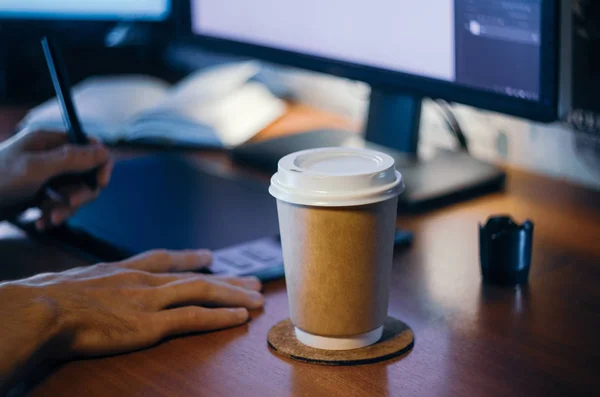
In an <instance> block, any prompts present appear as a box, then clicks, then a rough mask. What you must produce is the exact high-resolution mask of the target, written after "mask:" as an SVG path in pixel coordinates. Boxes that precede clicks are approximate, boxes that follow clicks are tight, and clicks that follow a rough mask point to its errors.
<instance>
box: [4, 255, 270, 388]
mask: <svg viewBox="0 0 600 397" xmlns="http://www.w3.org/2000/svg"><path fill="white" fill-rule="evenodd" d="M210 262H211V255H210V253H209V252H208V251H186V252H169V251H154V252H149V253H146V254H142V255H140V256H137V257H134V258H131V259H128V260H125V261H122V262H118V263H107V264H98V265H95V266H90V267H80V268H75V269H71V270H67V271H65V272H61V273H47V274H41V275H38V276H35V277H31V278H28V279H25V280H20V281H15V282H8V283H4V284H0V318H2V327H0V386H1V385H2V379H3V378H4V379H5V380H6V379H11V378H13V377H14V372H15V368H14V365H15V364H13V365H12V366H11V364H10V363H20V364H22V363H25V362H27V361H28V360H30V359H31V357H33V356H35V355H36V352H40V351H44V352H45V353H44V355H43V357H42V359H51V358H52V359H54V358H58V359H69V358H73V357H80V356H100V355H109V354H117V353H122V352H128V351H132V350H137V349H141V348H145V347H148V346H151V345H153V344H155V343H157V342H159V341H160V340H162V339H163V338H166V337H169V336H173V335H180V334H187V333H192V332H200V331H212V330H217V329H222V328H228V327H233V326H237V325H241V324H244V323H245V322H247V321H248V309H257V308H260V307H262V305H263V296H262V295H261V294H260V292H258V291H259V290H260V289H261V283H260V281H259V280H258V279H256V278H255V277H243V278H231V277H219V276H210V275H202V274H196V273H190V272H189V271H191V270H197V269H199V268H202V267H204V266H206V265H208V264H209V263H210ZM38 354H39V353H38ZM0 389H1V387H0Z"/></svg>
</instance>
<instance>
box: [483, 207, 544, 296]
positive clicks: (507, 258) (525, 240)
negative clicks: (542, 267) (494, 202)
mask: <svg viewBox="0 0 600 397" xmlns="http://www.w3.org/2000/svg"><path fill="white" fill-rule="evenodd" d="M532 246H533V222H531V221H529V220H528V221H525V223H523V224H522V225H519V224H517V223H515V221H513V219H512V218H511V217H509V216H496V217H492V218H489V219H488V221H487V223H486V224H485V226H483V225H481V224H480V225H479V253H480V257H481V275H482V277H483V282H484V283H486V284H496V285H505V286H514V285H520V284H526V283H527V281H528V279H529V270H530V268H531V250H532Z"/></svg>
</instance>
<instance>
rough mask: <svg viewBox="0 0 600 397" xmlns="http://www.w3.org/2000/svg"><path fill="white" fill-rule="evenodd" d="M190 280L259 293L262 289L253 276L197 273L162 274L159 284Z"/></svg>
mask: <svg viewBox="0 0 600 397" xmlns="http://www.w3.org/2000/svg"><path fill="white" fill-rule="evenodd" d="M191 279H202V280H208V281H210V280H217V281H219V282H223V283H227V284H230V285H235V286H236V287H241V288H244V289H248V290H252V291H260V290H261V289H262V283H261V282H260V280H259V279H258V278H256V277H254V276H245V277H230V276H213V275H204V274H197V273H180V274H164V275H161V276H160V281H161V284H168V283H171V282H173V281H178V280H191Z"/></svg>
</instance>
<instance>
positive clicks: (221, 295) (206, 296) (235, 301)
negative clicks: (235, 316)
mask: <svg viewBox="0 0 600 397" xmlns="http://www.w3.org/2000/svg"><path fill="white" fill-rule="evenodd" d="M152 294H154V297H155V299H156V303H157V305H158V308H159V309H162V308H166V307H171V306H184V305H210V306H220V307H244V308H247V309H258V308H260V307H262V305H263V303H264V298H263V296H262V294H261V293H259V292H257V291H252V290H248V289H244V288H241V287H237V286H234V285H231V284H227V283H224V282H221V281H217V280H206V279H192V280H180V281H175V282H172V283H169V284H165V285H162V286H160V287H157V288H155V289H154V291H153V292H152Z"/></svg>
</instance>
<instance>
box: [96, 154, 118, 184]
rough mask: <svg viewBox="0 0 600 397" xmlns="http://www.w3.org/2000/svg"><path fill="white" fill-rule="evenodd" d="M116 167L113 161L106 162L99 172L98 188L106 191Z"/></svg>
mask: <svg viewBox="0 0 600 397" xmlns="http://www.w3.org/2000/svg"><path fill="white" fill-rule="evenodd" d="M114 166H115V163H114V161H113V160H112V159H109V160H108V161H107V162H106V164H104V165H103V166H102V167H100V169H99V170H98V176H97V179H98V186H100V188H101V189H104V188H105V187H107V186H108V184H109V183H110V177H111V175H112V171H113V168H114Z"/></svg>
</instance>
